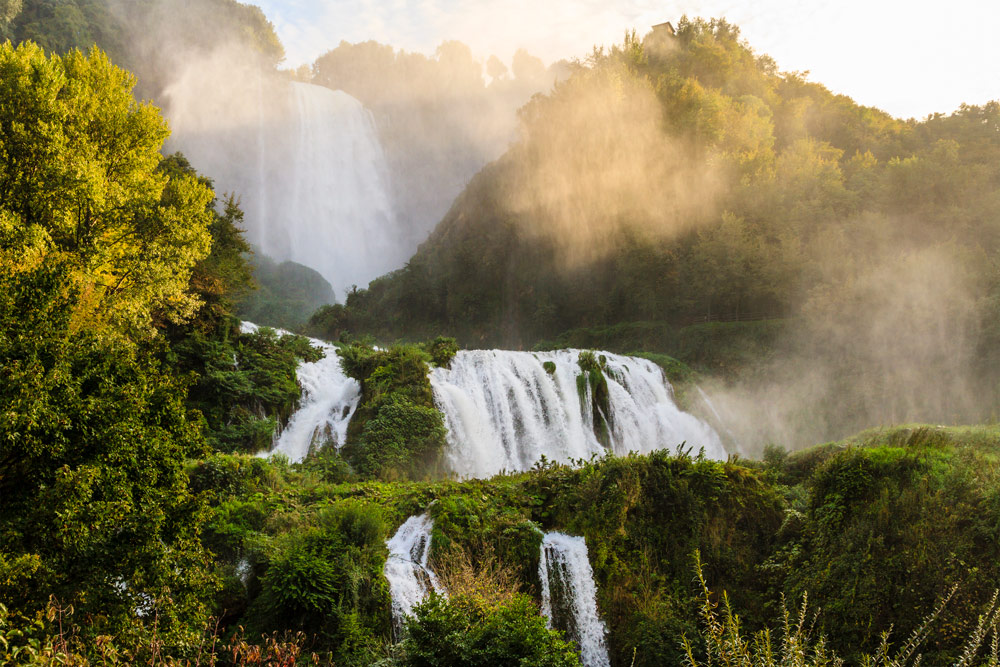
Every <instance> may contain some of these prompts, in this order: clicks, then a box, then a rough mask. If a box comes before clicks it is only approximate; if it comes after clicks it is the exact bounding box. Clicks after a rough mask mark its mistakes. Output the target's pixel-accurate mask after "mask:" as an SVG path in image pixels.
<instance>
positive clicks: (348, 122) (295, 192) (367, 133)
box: [165, 56, 412, 294]
mask: <svg viewBox="0 0 1000 667" xmlns="http://www.w3.org/2000/svg"><path fill="white" fill-rule="evenodd" d="M220 58H221V56H220ZM227 71H229V72H232V74H231V76H229V77H228V78H226V79H225V80H220V74H219V73H220V72H227ZM165 96H166V102H167V113H168V117H169V119H170V122H171V126H172V129H173V135H172V138H171V140H170V150H181V151H183V152H184V153H185V155H186V156H187V157H188V158H189V159H190V160H191V163H192V164H193V165H194V166H195V168H197V169H198V170H199V171H201V172H203V173H207V174H211V175H212V177H213V179H214V180H215V183H216V186H217V192H219V193H220V194H221V193H223V192H232V193H234V194H236V195H238V196H239V197H240V199H241V205H242V208H243V210H244V211H245V212H246V220H245V223H244V224H245V226H246V236H247V239H248V240H249V241H250V242H251V243H252V244H253V245H254V246H256V247H257V248H259V249H260V250H261V251H262V252H263V253H264V254H266V255H268V256H270V257H271V258H272V259H274V260H276V261H279V262H281V261H286V260H291V261H294V262H298V263H299V264H304V265H305V266H308V267H310V268H312V269H314V270H316V271H318V272H319V273H320V274H322V275H323V277H324V278H326V280H327V281H328V282H329V283H330V284H331V285H332V286H333V288H334V291H335V292H336V293H338V294H343V292H344V290H345V289H347V288H349V287H350V286H351V285H367V284H368V282H369V281H370V280H372V279H373V278H376V277H377V276H380V275H382V274H384V273H386V272H387V271H389V270H391V269H393V268H397V267H398V266H401V265H402V264H403V262H404V261H405V259H406V258H407V257H408V256H409V254H411V251H412V248H411V247H408V244H409V239H406V240H405V241H404V240H403V239H402V236H404V235H402V234H401V231H400V229H399V222H398V220H397V216H396V214H395V211H394V206H393V202H392V195H391V188H390V182H389V171H388V166H387V163H386V159H385V155H384V152H383V150H382V146H381V143H380V142H379V138H378V132H377V129H376V127H375V123H374V121H373V119H372V116H371V113H370V112H369V111H368V110H367V109H365V107H364V106H363V105H362V104H361V102H359V101H358V100H356V99H355V98H353V97H351V96H350V95H348V94H347V93H344V92H342V91H335V90H331V89H329V88H325V87H323V86H315V85H311V84H306V83H299V82H290V81H287V80H286V79H284V78H281V77H276V76H271V75H262V74H261V73H260V72H259V71H257V70H253V69H249V70H248V69H247V66H246V65H245V64H241V63H238V62H236V63H233V62H230V61H221V62H210V63H205V64H204V67H203V68H202V67H197V68H192V69H190V70H187V71H185V72H184V73H183V74H182V75H180V76H179V77H178V79H177V81H175V82H174V84H173V85H172V86H171V87H170V88H169V89H168V90H167V91H166V94H165Z"/></svg>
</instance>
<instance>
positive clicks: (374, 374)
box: [337, 343, 445, 480]
mask: <svg viewBox="0 0 1000 667" xmlns="http://www.w3.org/2000/svg"><path fill="white" fill-rule="evenodd" d="M337 354H338V355H340V358H341V366H342V367H343V369H344V372H345V373H346V374H347V375H348V376H350V377H352V378H354V379H356V380H358V382H360V383H361V404H360V405H359V406H358V409H357V411H356V412H355V415H354V417H353V418H352V420H351V424H350V426H349V427H348V433H347V443H346V444H345V445H344V447H343V448H342V453H343V456H344V458H345V459H346V460H347V461H348V462H349V463H350V464H351V465H352V466H353V468H354V469H355V470H356V471H357V472H358V473H360V474H361V475H362V476H363V477H367V478H378V479H388V480H392V479H407V478H409V479H418V478H421V477H425V476H428V475H432V474H436V473H438V472H440V465H441V457H442V455H443V452H444V447H445V428H444V421H443V418H442V416H441V413H440V412H438V410H437V408H436V407H435V406H434V398H433V395H432V392H431V386H430V380H429V379H428V376H427V373H428V371H429V368H428V362H429V361H430V355H429V354H428V353H427V352H425V351H424V350H423V349H422V348H421V347H419V346H416V345H393V346H392V347H390V348H389V349H387V350H381V349H376V348H373V347H368V346H366V345H363V344H360V343H353V344H351V345H347V346H344V347H341V348H340V349H338V350H337Z"/></svg>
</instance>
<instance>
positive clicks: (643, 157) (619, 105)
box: [315, 19, 1000, 449]
mask: <svg viewBox="0 0 1000 667" xmlns="http://www.w3.org/2000/svg"><path fill="white" fill-rule="evenodd" d="M520 119H521V139H520V141H519V142H518V143H516V144H515V145H513V146H512V147H511V149H510V150H509V151H508V152H507V153H506V154H505V155H504V156H503V157H502V158H501V159H499V160H497V161H496V162H495V163H493V164H491V165H489V166H488V167H487V168H485V169H484V170H483V171H482V172H480V173H479V174H478V175H477V176H476V177H475V178H474V179H473V180H472V182H471V183H470V185H469V187H468V188H467V189H466V190H465V191H464V192H463V193H462V195H461V196H460V197H459V198H458V199H457V200H456V201H455V204H454V205H453V207H452V209H451V210H450V212H449V213H448V215H447V216H445V218H444V220H442V222H441V223H440V225H439V226H438V227H437V228H436V230H435V231H434V233H433V234H432V235H431V237H430V239H429V240H428V241H427V243H425V244H424V245H423V246H422V247H421V248H420V250H419V251H418V252H417V254H416V255H414V257H413V258H412V259H411V260H410V261H409V262H408V264H407V265H406V267H405V268H403V269H401V270H399V271H397V272H395V273H393V274H389V275H387V276H385V277H383V278H380V279H378V280H376V281H374V282H373V283H372V284H371V285H370V286H369V287H368V289H367V290H361V291H358V292H356V293H353V294H351V295H350V296H349V298H348V301H347V304H346V308H344V309H342V310H336V311H331V310H328V311H324V313H323V314H321V315H320V314H318V315H317V319H316V322H315V323H316V326H317V327H318V330H321V329H322V328H323V327H326V328H327V329H328V330H331V331H330V332H331V333H336V330H338V329H343V330H350V331H358V332H373V333H376V334H377V335H380V336H383V337H386V338H393V337H397V336H402V335H411V336H412V335H418V336H419V335H429V334H430V333H431V332H434V331H438V330H443V331H449V332H452V333H454V334H456V335H457V336H458V337H459V338H460V340H462V341H463V342H464V343H465V344H466V345H474V346H486V347H488V346H491V345H502V346H506V347H515V348H517V347H523V346H528V347H530V346H533V345H535V344H537V343H539V342H540V341H544V340H545V339H548V338H553V337H556V336H558V335H560V334H561V333H562V332H566V331H567V330H574V329H579V328H590V329H594V328H601V327H603V328H608V327H618V328H619V330H621V331H622V332H623V333H624V327H625V326H626V323H647V324H652V323H655V326H657V327H660V330H661V331H662V332H663V335H662V336H661V337H660V339H659V340H653V341H651V344H650V347H658V348H659V351H663V352H667V353H672V354H677V353H678V349H677V346H676V340H677V335H678V334H677V330H678V329H682V328H683V327H685V326H690V325H692V324H696V323H699V322H702V323H704V322H707V323H712V322H740V321H744V320H761V319H787V320H788V326H787V327H785V329H784V331H785V333H783V334H782V335H781V336H780V338H779V339H778V341H777V343H775V344H776V345H777V347H774V346H773V345H771V344H768V346H767V347H768V348H769V349H771V350H775V352H774V354H775V356H776V357H782V359H783V363H781V364H778V365H777V366H768V365H767V363H766V359H758V360H757V361H756V362H755V363H754V364H752V365H751V366H752V367H753V368H754V369H755V370H754V371H753V372H752V373H751V375H752V376H753V377H754V380H755V382H756V381H757V380H760V379H761V378H762V377H766V378H768V379H769V381H770V380H771V379H775V378H780V380H778V379H775V381H774V384H773V385H769V386H770V390H773V391H774V392H779V390H778V389H777V387H778V386H779V385H780V386H786V387H787V386H788V385H787V382H786V381H787V380H789V379H793V380H794V382H793V383H792V386H795V389H794V390H793V391H792V392H791V393H792V394H793V395H795V396H798V397H808V398H805V399H802V400H799V399H795V400H786V399H787V396H785V395H784V394H783V392H781V393H780V395H779V393H775V394H773V395H771V394H768V400H767V401H765V402H766V403H767V405H768V406H769V407H768V408H767V409H768V410H770V411H772V413H773V414H772V415H771V416H767V415H762V414H760V411H759V410H758V411H757V412H754V410H752V409H751V408H750V406H748V405H747V402H748V401H747V400H746V399H744V400H743V401H736V400H734V401H733V402H732V403H731V404H730V405H729V408H731V412H730V414H731V416H732V418H733V419H734V420H735V421H745V422H754V423H755V425H754V427H753V429H752V430H749V431H747V432H745V433H743V434H742V435H741V438H740V439H741V440H744V441H745V442H746V443H747V444H748V446H749V447H750V448H751V449H753V448H754V447H759V446H760V444H761V443H762V442H766V441H767V440H769V439H770V440H779V441H782V442H786V443H787V442H789V441H795V442H801V443H803V444H804V443H808V442H812V441H814V440H816V439H822V438H830V437H837V436H843V435H846V434H847V433H849V432H852V431H854V430H857V429H858V428H861V427H863V426H864V425H866V424H871V423H892V422H898V421H900V420H902V421H905V420H907V419H934V420H941V421H945V422H949V421H950V422H954V421H959V422H960V421H963V420H975V419H981V418H983V416H984V415H986V414H988V413H989V410H990V406H991V405H992V404H993V397H995V391H996V382H995V380H994V378H995V377H996V371H997V368H996V367H995V365H993V364H992V360H993V358H994V356H995V355H994V354H993V353H992V352H991V351H990V350H991V349H992V348H993V346H992V344H991V342H992V341H993V340H994V338H995V336H996V333H995V331H996V327H995V322H996V321H997V318H996V311H995V307H994V305H992V304H995V303H996V302H997V299H996V296H997V292H996V289H997V287H996V280H995V268H994V265H993V262H992V260H990V259H989V258H990V257H994V256H995V255H996V252H997V250H998V249H1000V248H998V246H997V243H998V237H997V220H998V216H997V211H998V208H997V207H998V200H997V195H996V193H997V190H998V187H997V186H998V183H1000V167H998V165H1000V160H998V159H997V158H998V156H1000V132H998V127H1000V106H998V104H997V103H990V104H987V105H985V106H981V107H975V106H963V107H962V108H960V109H958V110H956V111H955V112H953V113H951V114H948V115H945V114H938V115H935V116H932V117H929V118H927V119H924V120H922V121H914V120H908V121H904V120H899V119H895V118H892V117H890V116H889V115H888V114H885V113H883V112H881V111H879V110H877V109H873V108H866V107H861V106H858V105H857V104H855V103H854V102H853V101H852V100H850V98H848V97H845V96H842V95H834V94H832V93H831V92H830V91H828V90H827V89H826V88H824V87H823V86H822V85H821V84H818V83H812V82H809V81H808V80H807V79H806V78H805V76H804V75H802V74H800V73H795V72H781V71H780V70H779V69H778V67H777V65H776V64H775V63H774V61H773V60H771V59H770V58H769V57H767V56H763V55H759V54H757V53H755V52H754V51H753V49H752V48H751V47H750V46H749V45H748V44H746V43H745V42H744V41H742V40H741V38H740V35H739V31H738V29H737V28H736V27H735V26H732V25H730V24H728V23H726V22H725V21H722V20H713V21H705V20H700V19H698V20H688V19H684V20H682V21H681V22H680V23H679V24H678V27H677V31H676V34H675V35H669V34H663V33H653V34H650V35H649V36H647V37H646V38H645V39H644V40H640V39H638V38H637V37H636V36H635V35H634V34H633V35H629V36H627V37H626V40H625V42H624V43H623V44H622V45H620V46H616V47H613V48H612V49H610V50H600V49H599V50H596V51H595V52H594V53H593V54H592V55H591V57H590V58H589V59H588V61H587V62H586V63H584V64H583V65H582V66H581V67H580V68H578V70H577V71H576V72H575V73H574V74H573V76H572V77H570V79H569V80H567V81H565V82H562V83H559V84H557V85H556V86H555V88H554V90H553V91H552V93H551V94H549V95H543V96H536V97H535V98H533V99H532V101H531V102H529V103H528V104H527V105H525V106H524V108H522V109H521V111H520ZM916 285H921V286H922V287H920V288H919V289H917V288H915V286H916ZM324 318H325V321H324ZM789 318H790V319H789ZM643 326H646V325H643ZM705 326H710V325H705ZM753 330H754V329H753V327H749V326H748V327H746V331H747V332H748V334H747V335H750V336H752V335H754V334H753V333H752V331H753ZM622 342H623V341H622ZM603 343H604V344H605V345H607V346H610V347H615V348H618V351H623V352H624V351H629V350H627V349H622V347H621V344H622V343H621V342H616V341H615V340H614V335H610V336H607V337H605V338H604V339H603ZM647 349H649V347H647ZM788 359H794V360H795V361H794V363H791V362H787V361H788ZM786 362H787V363H786ZM713 363H717V364H718V365H717V366H715V367H714V369H715V370H721V371H723V372H724V373H725V371H726V367H727V364H728V362H727V361H726V360H725V359H720V360H718V361H717V362H713V361H711V360H709V363H707V364H706V365H705V366H704V368H705V369H706V370H712V369H713ZM729 368H730V370H732V365H731V364H729ZM743 370H746V369H745V368H744V369H743ZM744 375H745V374H744ZM752 387H757V388H759V387H758V385H756V384H753V385H751V390H750V391H747V389H748V387H741V390H740V393H742V395H743V396H744V397H746V396H754V395H758V396H760V395H761V392H759V391H758V392H755V391H753V390H752ZM890 395H891V396H894V398H893V399H891V400H882V397H886V396H890ZM987 397H988V398H987ZM829 401H833V403H836V407H835V408H834V407H831V409H830V410H829V412H828V413H827V412H824V411H822V410H821V411H819V412H816V411H815V410H811V409H810V408H809V407H808V406H811V405H814V404H816V403H821V404H822V403H824V402H827V403H828V404H830V405H833V403H829ZM737 403H739V405H737ZM750 414H752V415H753V417H752V418H750V417H749V415H750ZM779 414H780V416H777V415H779ZM843 415H850V417H849V418H844V417H843ZM744 417H746V419H744ZM792 417H794V418H792ZM789 422H794V423H795V424H796V426H795V427H794V428H792V427H789V428H787V429H784V430H782V429H778V428H777V427H778V425H781V426H782V428H784V426H787V424H789Z"/></svg>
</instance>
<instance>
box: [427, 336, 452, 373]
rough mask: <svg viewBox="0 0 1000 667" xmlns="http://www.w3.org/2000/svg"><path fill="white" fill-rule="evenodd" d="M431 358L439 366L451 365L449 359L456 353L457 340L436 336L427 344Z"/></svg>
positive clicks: (446, 366) (447, 366)
mask: <svg viewBox="0 0 1000 667" xmlns="http://www.w3.org/2000/svg"><path fill="white" fill-rule="evenodd" d="M427 351H428V352H429V353H430V355H431V360H432V361H433V362H434V364H435V365H436V366H440V367H441V368H449V367H451V360H452V359H454V358H455V355H456V354H458V342H456V341H455V339H454V338H446V337H444V336H438V337H437V338H435V339H434V340H433V341H431V342H430V343H429V344H428V345H427Z"/></svg>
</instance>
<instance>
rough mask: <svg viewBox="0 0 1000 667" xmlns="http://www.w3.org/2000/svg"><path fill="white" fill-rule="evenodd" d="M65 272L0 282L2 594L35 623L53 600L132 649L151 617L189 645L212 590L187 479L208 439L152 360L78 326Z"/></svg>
mask: <svg viewBox="0 0 1000 667" xmlns="http://www.w3.org/2000/svg"><path fill="white" fill-rule="evenodd" d="M67 273H68V272H67V271H66V269H65V268H64V267H63V266H59V265H54V264H53V263H50V262H47V263H45V264H43V265H42V266H40V267H38V268H36V269H34V270H31V271H22V272H21V273H19V274H17V275H16V276H11V275H10V274H9V273H7V274H2V275H0V279H2V289H0V300H2V304H0V359H2V360H3V363H2V368H3V382H2V383H0V413H2V414H3V415H5V417H4V419H3V420H0V443H2V445H0V495H2V496H3V499H4V502H3V503H2V507H0V526H2V530H0V597H2V598H3V599H4V601H5V602H6V604H7V605H8V607H9V608H10V609H11V610H16V612H17V613H18V614H22V615H25V616H28V617H30V616H32V615H33V614H34V613H35V612H37V611H39V610H42V609H44V607H45V604H46V602H47V600H48V599H49V596H50V595H56V596H58V597H59V599H61V600H63V601H65V602H66V603H68V604H72V605H73V606H75V607H76V609H77V610H78V611H79V612H81V613H82V614H84V615H94V617H95V618H98V619H100V620H99V621H95V623H94V624H93V625H92V626H91V627H90V628H89V629H88V630H89V631H90V632H91V633H94V634H112V635H116V636H118V637H119V639H120V641H121V643H122V644H123V645H125V646H129V645H131V644H132V643H133V642H136V641H138V638H139V637H142V636H143V634H144V633H145V632H147V631H148V630H149V624H151V623H152V622H153V619H154V617H155V618H156V621H157V623H158V625H159V632H160V633H161V635H162V636H163V637H164V638H166V639H169V640H170V641H185V639H186V638H187V637H188V636H189V634H190V632H191V631H192V629H193V628H196V627H199V626H200V624H201V623H202V621H203V620H204V618H205V615H206V612H207V609H206V606H205V601H206V599H207V598H208V596H209V595H210V594H211V591H212V589H213V585H214V582H213V577H212V575H211V573H210V572H209V569H208V563H207V555H206V553H205V552H204V550H203V548H202V545H201V543H200V540H199V533H200V527H201V524H202V521H203V520H204V508H203V506H202V504H201V503H200V502H199V501H198V500H197V499H196V498H195V497H194V496H193V495H192V494H191V492H190V491H189V489H188V484H187V477H186V476H185V475H184V474H183V463H184V459H185V457H189V456H196V455H199V454H201V453H202V452H203V451H204V444H203V440H202V438H201V436H200V434H199V431H198V429H197V426H196V424H195V423H192V422H191V421H189V419H188V417H187V411H186V409H185V406H184V395H185V387H184V384H183V383H182V382H180V381H178V380H177V379H175V378H172V377H171V376H169V375H167V374H165V373H164V371H163V369H162V368H161V367H160V365H159V364H158V363H157V362H156V360H155V357H154V356H153V355H152V354H150V353H149V351H147V350H144V349H143V348H142V346H139V345H136V344H135V343H133V342H130V341H128V340H127V339H123V338H119V337H111V338H109V337H104V338H101V337H98V336H96V335H95V334H93V333H90V332H74V331H73V330H72V328H71V326H70V322H71V318H72V310H73V309H74V307H75V305H76V304H75V302H74V300H73V298H72V296H67V294H70V295H71V294H72V291H71V290H70V288H69V283H70V281H71V279H70V278H68V277H67ZM91 639H93V636H91Z"/></svg>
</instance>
